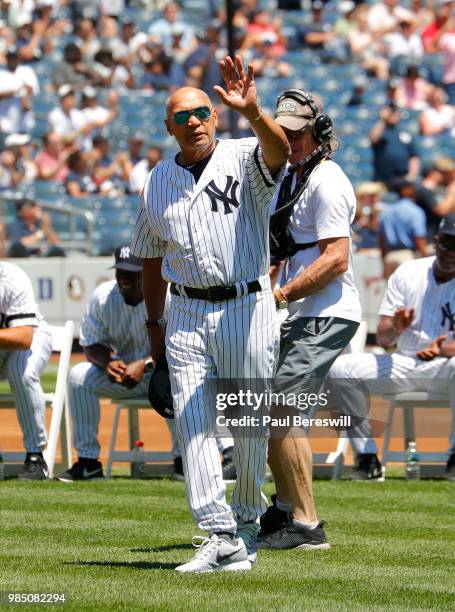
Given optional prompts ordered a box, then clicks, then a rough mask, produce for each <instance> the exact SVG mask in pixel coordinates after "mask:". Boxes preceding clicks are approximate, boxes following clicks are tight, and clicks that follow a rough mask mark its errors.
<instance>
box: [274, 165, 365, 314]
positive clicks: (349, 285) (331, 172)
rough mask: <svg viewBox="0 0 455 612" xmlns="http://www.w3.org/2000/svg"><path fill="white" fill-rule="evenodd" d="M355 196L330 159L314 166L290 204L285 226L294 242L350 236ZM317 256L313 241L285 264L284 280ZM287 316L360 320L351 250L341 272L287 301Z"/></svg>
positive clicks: (295, 273) (318, 254) (338, 168)
mask: <svg viewBox="0 0 455 612" xmlns="http://www.w3.org/2000/svg"><path fill="white" fill-rule="evenodd" d="M355 206H356V200H355V195H354V190H353V188H352V185H351V183H350V181H349V179H348V178H347V176H346V175H345V174H344V172H343V171H342V170H341V168H340V166H339V165H338V164H336V163H335V162H334V161H332V160H327V161H324V162H322V163H321V164H319V165H318V166H316V168H315V169H314V170H313V172H312V174H311V176H310V179H309V181H308V184H307V186H306V188H305V190H304V191H303V193H302V195H301V197H300V200H299V202H297V203H296V204H295V206H294V209H293V212H292V215H291V218H290V222H289V230H290V233H291V236H292V238H293V239H294V240H295V242H296V243H298V244H302V243H308V242H317V241H318V240H323V239H325V238H349V239H350V238H351V224H352V221H353V220H354V215H355ZM319 256H320V251H319V247H318V246H317V245H316V246H314V247H310V248H308V249H305V250H303V251H298V252H297V253H296V254H295V255H293V256H292V257H291V258H290V260H289V262H288V265H287V270H286V274H285V278H284V281H285V282H288V281H290V280H292V279H294V278H295V277H296V276H298V275H299V274H300V273H301V272H303V270H305V268H307V267H308V266H309V265H310V264H311V263H313V262H314V261H315V260H316V259H317V258H318V257H319ZM289 316H296V317H339V318H341V319H348V320H349V321H361V319H362V311H361V306H360V298H359V294H358V291H357V289H356V287H355V284H354V275H353V271H352V252H350V255H349V267H348V270H347V271H346V272H345V273H344V274H340V275H339V276H338V277H337V278H335V279H334V280H332V281H331V282H330V283H328V284H327V285H326V286H325V287H323V288H322V289H320V290H319V291H317V292H316V293H314V294H313V295H309V296H307V297H305V298H302V299H301V300H298V301H297V302H292V303H291V304H290V305H289Z"/></svg>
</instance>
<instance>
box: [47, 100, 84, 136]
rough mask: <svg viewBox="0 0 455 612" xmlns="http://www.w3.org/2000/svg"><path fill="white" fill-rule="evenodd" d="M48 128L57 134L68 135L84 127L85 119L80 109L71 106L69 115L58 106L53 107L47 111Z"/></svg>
mask: <svg viewBox="0 0 455 612" xmlns="http://www.w3.org/2000/svg"><path fill="white" fill-rule="evenodd" d="M48 122H49V129H50V131H51V132H56V133H57V134H62V135H68V134H71V132H76V131H78V130H80V129H82V128H83V127H84V125H85V124H86V123H87V120H86V119H85V117H84V114H83V113H82V111H80V110H78V109H77V108H72V109H71V111H70V113H69V115H67V114H66V113H64V112H63V110H62V109H61V108H60V106H58V107H56V108H53V109H52V110H51V112H50V113H49V118H48Z"/></svg>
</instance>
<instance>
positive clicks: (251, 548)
mask: <svg viewBox="0 0 455 612" xmlns="http://www.w3.org/2000/svg"><path fill="white" fill-rule="evenodd" d="M259 529H260V525H259V524H258V523H256V521H251V522H249V523H239V524H238V526H237V531H236V534H235V537H236V538H241V539H242V540H243V541H244V542H245V546H246V551H247V553H248V561H249V562H250V563H252V564H253V565H254V564H255V563H257V562H258V553H257V549H258V547H257V544H256V538H257V536H258V533H259Z"/></svg>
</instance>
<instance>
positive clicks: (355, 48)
mask: <svg viewBox="0 0 455 612" xmlns="http://www.w3.org/2000/svg"><path fill="white" fill-rule="evenodd" d="M367 11H368V9H367V7H366V5H364V4H362V5H360V6H359V7H357V9H356V11H355V14H356V24H355V25H354V27H353V28H352V29H351V31H350V33H349V35H348V40H347V42H348V45H349V50H350V55H351V56H352V58H353V60H354V61H355V62H357V63H358V64H360V66H361V67H362V68H363V69H364V70H367V71H368V72H371V73H372V74H374V76H376V77H377V78H378V79H382V80H385V79H387V78H388V77H389V61H388V59H387V58H385V57H384V56H383V53H382V44H381V40H382V32H381V31H379V32H377V31H372V30H370V27H369V25H368V12H367Z"/></svg>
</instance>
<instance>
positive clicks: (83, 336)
mask: <svg viewBox="0 0 455 612" xmlns="http://www.w3.org/2000/svg"><path fill="white" fill-rule="evenodd" d="M114 268H115V280H111V281H107V282H105V283H103V284H101V285H100V286H99V287H97V288H96V289H95V291H94V293H93V295H92V297H91V299H90V301H89V303H88V305H87V308H86V311H85V314H84V317H83V319H82V322H81V330H80V338H79V342H80V344H81V346H82V347H83V349H84V353H85V356H86V358H87V361H86V362H83V363H79V364H77V365H76V366H75V367H74V368H72V369H71V372H70V374H69V381H68V402H69V407H70V411H71V416H72V419H73V430H74V446H75V448H76V450H77V452H78V460H77V462H76V463H75V464H74V465H73V466H72V467H71V468H70V469H69V470H68V471H66V472H64V473H63V474H60V475H59V476H57V478H58V479H59V480H61V481H63V482H73V481H75V480H94V479H100V478H103V477H104V476H103V469H102V465H101V463H100V461H99V453H100V445H99V443H98V439H97V435H98V427H99V422H100V405H99V398H100V397H106V398H111V399H114V400H122V399H124V400H126V399H134V398H146V397H147V390H148V383H149V378H150V374H151V372H152V369H151V368H150V361H149V360H147V357H148V348H147V347H148V338H147V330H146V328H145V325H144V321H145V320H146V318H147V311H146V308H145V302H144V298H143V294H142V278H141V270H142V264H141V260H140V259H138V258H137V257H134V255H132V254H131V252H130V247H129V246H128V245H123V246H119V247H117V248H116V249H115V264H114ZM166 422H167V423H168V424H169V423H173V422H172V421H166ZM170 429H171V435H172V438H173V449H174V457H175V466H174V467H175V468H176V470H175V471H176V472H178V471H179V470H178V467H179V466H178V465H177V464H178V460H177V455H178V451H176V448H177V447H176V444H175V436H174V427H173V424H172V426H170Z"/></svg>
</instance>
